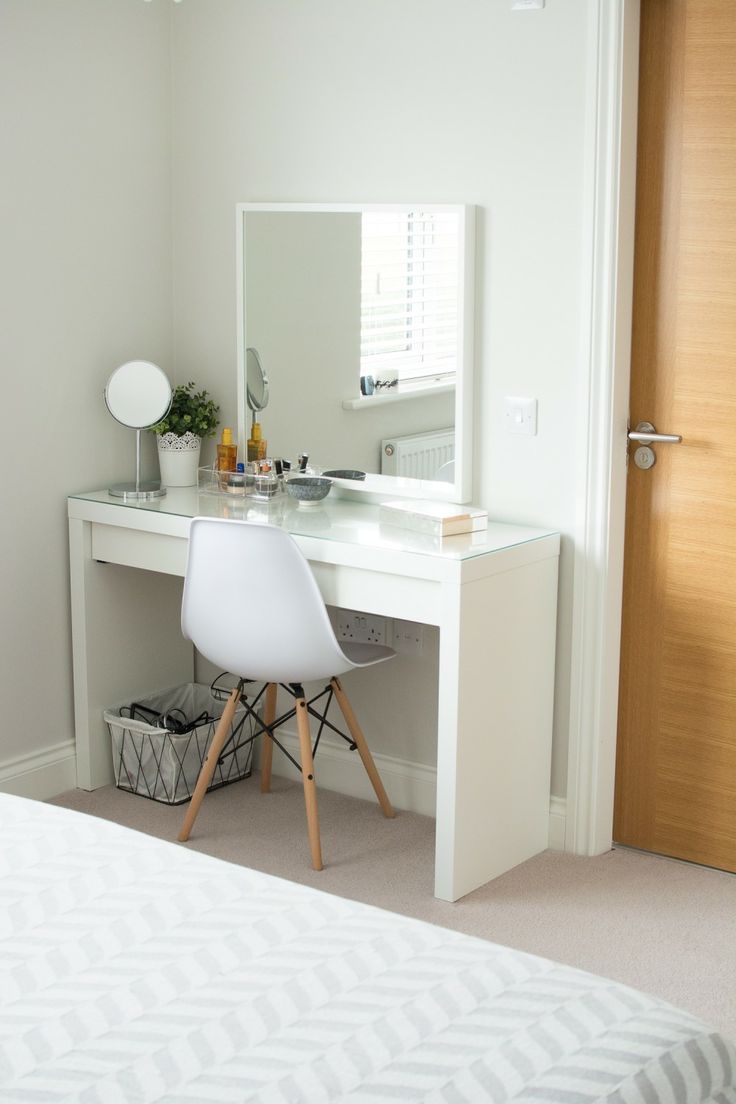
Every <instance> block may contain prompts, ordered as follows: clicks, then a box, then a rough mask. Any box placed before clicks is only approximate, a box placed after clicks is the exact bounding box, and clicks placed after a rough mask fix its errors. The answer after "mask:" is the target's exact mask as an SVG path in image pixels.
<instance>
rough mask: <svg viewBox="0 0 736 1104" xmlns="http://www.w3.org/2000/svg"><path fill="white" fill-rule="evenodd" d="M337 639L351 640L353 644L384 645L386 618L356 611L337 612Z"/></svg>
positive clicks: (342, 610) (343, 610)
mask: <svg viewBox="0 0 736 1104" xmlns="http://www.w3.org/2000/svg"><path fill="white" fill-rule="evenodd" d="M337 639H338V640H352V641H353V643H354V644H385V643H386V618H385V617H374V616H373V615H372V614H370V613H358V611H357V610H345V609H341V610H338V611H337Z"/></svg>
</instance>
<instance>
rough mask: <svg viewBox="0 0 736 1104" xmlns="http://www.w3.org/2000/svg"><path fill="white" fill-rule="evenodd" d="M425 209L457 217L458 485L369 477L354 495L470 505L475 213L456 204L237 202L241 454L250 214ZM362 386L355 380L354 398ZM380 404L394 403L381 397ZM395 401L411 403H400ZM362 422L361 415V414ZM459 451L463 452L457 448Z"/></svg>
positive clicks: (244, 428) (244, 433)
mask: <svg viewBox="0 0 736 1104" xmlns="http://www.w3.org/2000/svg"><path fill="white" fill-rule="evenodd" d="M417 207H425V208H427V209H429V210H433V211H442V212H444V213H450V212H454V213H456V214H457V215H458V254H459V255H458V272H459V287H458V298H459V301H460V303H461V304H462V311H461V312H460V313H459V318H460V324H459V326H458V348H457V364H458V371H457V376H456V379H455V480H454V483H446V482H440V481H437V480H429V479H406V478H402V477H396V476H389V475H380V474H376V475H373V474H370V475H369V476H368V478H367V479H366V481H365V483H360V484H358V483H356V485H355V489H354V491H353V489H352V488H351V490H350V493H351V494H356V495H360V496H361V497H362V496H363V495H369V494H370V495H372V496H376V495H377V497H378V498H381V497H382V498H386V497H387V496H388V497H390V496H392V495H397V496H400V497H403V498H406V497H412V498H432V499H444V500H446V501H448V502H468V501H470V498H471V496H472V490H473V472H472V457H473V365H474V330H475V208H474V207H473V206H471V205H468V204H452V203H423V204H420V203H238V204H237V206H236V208H235V241H236V251H235V252H236V281H235V282H236V294H237V327H238V332H237V373H238V378H237V395H238V440H239V446H240V448H241V449H242V450H244V449H245V442H246V439H247V437H248V428H247V421H246V419H247V412H248V409H249V408H248V406H247V398H246V390H247V380H246V372H247V363H246V354H247V349H248V346H249V344H250V342H249V341H248V335H247V333H246V320H245V291H246V280H247V274H246V271H245V254H246V245H245V242H246V220H247V216H248V214H249V213H250V212H259V211H261V212H269V213H278V212H284V213H287V212H297V213H308V212H310V211H311V212H315V213H321V214H331V213H334V214H339V213H355V214H358V213H362V212H363V211H413V210H415V209H416V208H417ZM357 391H358V381H357V379H356V396H357ZM381 401H382V402H386V401H392V400H391V399H390V398H386V397H382V398H381ZM394 401H399V402H401V401H407V400H404V399H400V398H397V399H396V400H394ZM357 417H360V415H357ZM458 446H459V447H458Z"/></svg>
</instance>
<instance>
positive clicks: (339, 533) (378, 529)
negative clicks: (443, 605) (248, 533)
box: [70, 487, 556, 560]
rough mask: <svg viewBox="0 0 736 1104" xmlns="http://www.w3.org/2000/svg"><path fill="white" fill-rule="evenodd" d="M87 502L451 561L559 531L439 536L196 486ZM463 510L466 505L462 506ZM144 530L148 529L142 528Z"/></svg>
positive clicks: (371, 511)
mask: <svg viewBox="0 0 736 1104" xmlns="http://www.w3.org/2000/svg"><path fill="white" fill-rule="evenodd" d="M70 498H71V499H73V500H79V501H82V502H94V503H102V504H105V505H107V506H114V507H116V508H117V509H120V510H137V511H139V512H142V513H145V514H150V513H153V514H160V515H169V516H173V517H184V518H192V517H221V518H235V519H238V520H241V521H250V522H255V523H259V524H266V525H279V526H281V527H282V528H284V529H286V530H287V531H288V532H289V533H292V534H293V535H294V536H300V537H313V538H315V539H318V540H326V541H338V542H341V543H343V544H359V545H362V546H365V547H369V548H380V549H386V550H393V551H401V552H416V553H419V554H421V555H429V556H439V557H441V558H442V559H448V560H466V559H472V558H473V557H474V556H484V555H487V554H488V553H492V552H499V551H501V550H502V549H505V548H510V547H513V546H516V545H519V544H526V543H527V542H529V541H535V540H541V539H543V538H545V537H550V536H555V535H556V534H555V532H554V530H547V529H532V528H529V527H527V526H522V525H509V524H505V523H500V522H493V521H492V522H490V523H489V525H488V527H487V528H486V529H484V530H482V531H481V532H478V533H460V534H457V535H455V536H451V537H434V536H430V535H427V534H425V533H415V532H413V531H412V530H410V529H403V528H399V527H398V526H394V525H391V526H389V525H384V524H381V523H380V522H379V516H378V506H376V505H371V504H368V503H364V502H354V501H351V500H350V499H347V498H333V497H332V496H330V497H329V498H327V499H325V500H324V501H323V502H320V503H319V504H318V505H316V506H309V507H303V506H299V505H297V503H295V502H294V501H293V499H291V498H289V497H288V496H287V495H279V496H278V497H277V498H276V499H273V500H271V501H270V502H257V501H255V500H254V499H252V498H246V497H237V498H229V497H228V496H225V495H218V494H206V493H203V492H201V491H198V490H197V488H196V487H178V488H173V487H172V488H169V490H168V492H167V494H166V495H165V496H164V497H163V498H157V499H152V500H151V501H148V502H123V501H122V500H121V499H119V498H113V497H112V496H111V495H110V494H109V493H108V492H107V491H90V492H88V493H85V494H76V495H71V496H70ZM459 509H462V507H459ZM142 527H144V526H142Z"/></svg>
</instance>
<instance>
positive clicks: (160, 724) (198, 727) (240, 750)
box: [104, 682, 253, 805]
mask: <svg viewBox="0 0 736 1104" xmlns="http://www.w3.org/2000/svg"><path fill="white" fill-rule="evenodd" d="M226 699H227V693H224V692H223V691H222V690H218V689H216V688H213V687H211V686H205V685H203V684H201V683H196V682H189V683H184V684H182V685H180V686H175V687H172V688H170V689H168V690H161V691H159V692H158V693H156V694H150V695H148V696H147V697H144V698H139V699H137V700H136V701H135V702H132V703H131V702H127V703H125V704H124V705H119V706H113V707H112V708H110V709H106V710H105V711H104V718H105V721H106V722H107V727H108V728H109V730H110V738H111V741H112V758H113V768H114V772H115V785H116V786H117V787H118V789H120V790H127V791H128V792H129V793H135V794H140V795H141V796H143V797H149V798H151V799H152V800H153V801H161V802H163V803H164V804H166V805H181V804H183V803H184V802H185V801H189V799H190V798H191V796H192V793H193V792H194V787H195V785H196V783H197V778H198V777H199V772H200V769H201V767H202V763H203V762H204V760H205V757H206V755H207V750H208V748H209V746H210V743H211V742H212V737H213V735H214V733H215V729H216V727H217V722H218V720H219V719H220V717H221V715H222V712H223V710H224V708H225V701H226ZM146 718H148V720H146ZM251 727H252V722H250V721H249V720H248V719H247V717H246V712H245V709H244V708H243V706H242V705H240V704H238V706H237V708H236V711H235V716H234V717H233V720H232V724H231V726H230V738H229V740H228V742H227V743H226V745H225V747H224V748H223V751H222V754H221V756H220V759H219V762H218V764H217V766H216V768H215V773H214V775H213V777H212V783H211V784H210V786H208V790H217V789H219V788H220V787H221V786H227V785H228V784H229V783H230V782H237V781H238V780H239V779H241V778H247V777H248V776H249V775H250V773H251V770H252V757H253V741H252V734H251Z"/></svg>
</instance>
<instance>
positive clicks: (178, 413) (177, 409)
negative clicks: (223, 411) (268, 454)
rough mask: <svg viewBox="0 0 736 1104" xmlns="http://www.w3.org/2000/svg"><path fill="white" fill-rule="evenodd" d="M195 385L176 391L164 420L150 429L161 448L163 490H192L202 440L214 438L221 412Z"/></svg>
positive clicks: (176, 388)
mask: <svg viewBox="0 0 736 1104" xmlns="http://www.w3.org/2000/svg"><path fill="white" fill-rule="evenodd" d="M194 386H195V385H194V382H193V381H192V380H190V381H189V383H181V384H179V386H178V387H175V388H174V394H173V397H172V400H171V407H170V408H169V412H168V414H167V415H166V417H165V418H162V419H161V421H160V422H157V423H156V425H154V426H151V433H155V434H156V441H157V444H158V462H159V467H160V469H161V483H162V485H163V486H164V487H191V486H193V485H194V484H195V483H196V482H197V468H198V467H199V454H200V450H201V447H202V438H203V437H214V436H215V430H216V429H217V416H218V414H219V413H220V408H219V406H218V405H217V403H216V402H215V401H214V399H212V398H211V397H210V396H209V394H208V393H207V392H206V391H195V390H194Z"/></svg>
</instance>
